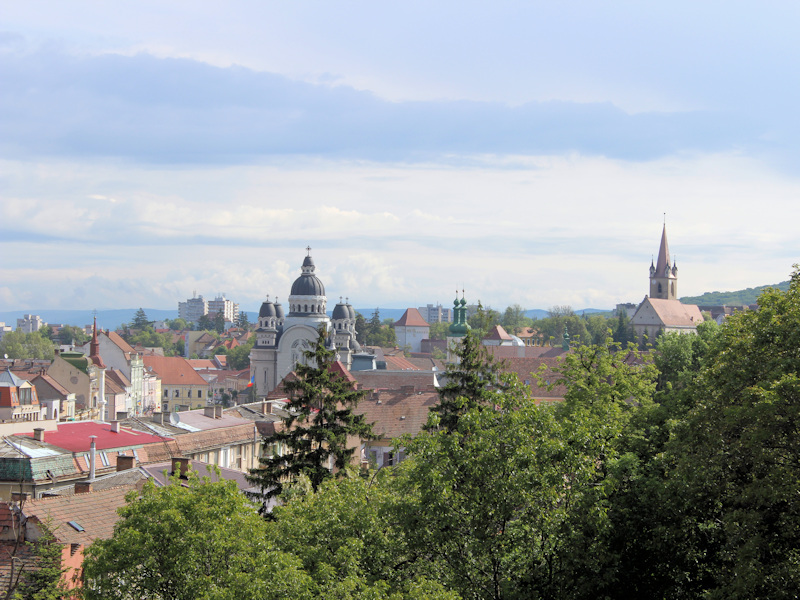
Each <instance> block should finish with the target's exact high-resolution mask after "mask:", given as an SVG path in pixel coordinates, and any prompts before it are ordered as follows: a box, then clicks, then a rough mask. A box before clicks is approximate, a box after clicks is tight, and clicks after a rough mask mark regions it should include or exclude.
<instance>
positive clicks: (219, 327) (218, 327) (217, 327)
mask: <svg viewBox="0 0 800 600" xmlns="http://www.w3.org/2000/svg"><path fill="white" fill-rule="evenodd" d="M213 324H214V331H216V332H217V333H219V334H222V333H223V332H224V331H225V315H223V314H222V311H219V312H217V313H216V314H215V315H214V320H213Z"/></svg>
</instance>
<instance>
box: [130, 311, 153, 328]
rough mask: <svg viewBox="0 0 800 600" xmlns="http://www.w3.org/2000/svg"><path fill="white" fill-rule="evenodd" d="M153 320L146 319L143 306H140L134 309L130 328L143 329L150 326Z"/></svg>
mask: <svg viewBox="0 0 800 600" xmlns="http://www.w3.org/2000/svg"><path fill="white" fill-rule="evenodd" d="M152 326H153V321H148V320H147V313H145V312H144V309H143V308H140V309H139V310H137V311H136V314H135V315H134V316H133V321H132V322H131V328H132V329H144V328H145V327H152Z"/></svg>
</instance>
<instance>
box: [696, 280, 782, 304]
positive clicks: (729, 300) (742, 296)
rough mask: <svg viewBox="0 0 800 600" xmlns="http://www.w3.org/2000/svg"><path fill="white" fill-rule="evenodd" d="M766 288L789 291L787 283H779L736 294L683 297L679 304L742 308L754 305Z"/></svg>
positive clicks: (719, 293)
mask: <svg viewBox="0 0 800 600" xmlns="http://www.w3.org/2000/svg"><path fill="white" fill-rule="evenodd" d="M767 288H777V289H779V290H781V291H782V292H785V291H786V290H788V289H789V281H781V282H780V283H776V284H774V285H762V286H759V287H754V288H747V289H746V290H738V291H736V292H706V293H705V294H702V295H701V296H685V297H683V298H681V302H683V303H684V304H699V305H703V306H711V305H714V306H720V305H722V304H725V305H727V306H742V305H748V304H755V303H756V301H757V300H758V297H759V296H760V295H761V292H763V291H764V290H766V289H767Z"/></svg>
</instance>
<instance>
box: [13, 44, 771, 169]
mask: <svg viewBox="0 0 800 600" xmlns="http://www.w3.org/2000/svg"><path fill="white" fill-rule="evenodd" d="M2 58H3V60H2V61H0V79H2V80H3V81H4V86H3V91H2V92H0V127H2V129H3V131H4V132H5V133H4V136H3V140H2V142H0V155H2V156H5V157H12V156H13V157H23V158H26V157H27V158H28V159H33V158H34V157H37V156H47V155H50V156H60V157H81V156H83V157H87V158H88V157H121V158H124V159H128V160H133V161H137V162H141V163H149V164H198V163H200V164H208V163H221V164H245V163H249V162H252V161H257V160H260V159H262V158H264V157H270V156H286V155H289V156H292V155H294V156H296V155H310V156H320V157H326V158H329V159H359V160H372V161H411V162H424V161H428V160H431V159H436V160H438V159H439V158H440V157H443V156H451V157H463V156H470V157H474V156H478V155H482V154H484V155H495V154H501V155H532V154H533V155H536V154H561V153H569V152H578V153H581V154H584V155H596V156H607V157H612V158H624V159H628V160H649V159H654V158H657V157H661V156H665V155H669V154H673V153H676V152H686V151H704V152H715V151H722V150H727V149H730V148H734V147H745V146H748V145H754V144H756V143H757V144H760V145H765V144H766V145H769V144H770V143H775V142H770V141H769V140H766V139H764V138H763V135H764V134H765V133H766V132H765V131H764V129H763V127H760V126H759V125H758V124H756V123H753V122H747V121H742V120H741V119H739V118H738V117H737V115H735V114H733V113H724V112H712V111H688V112H672V113H667V112H661V113H652V112H651V113H639V114H628V113H626V112H624V111H623V110H621V109H619V108H617V107H615V106H614V105H612V104H610V103H576V102H559V101H551V102H529V103H525V104H522V105H519V106H509V105H505V104H502V103H497V102H475V101H438V102H437V101H425V102H422V101H417V102H388V101H385V100H382V99H381V98H379V97H377V96H375V95H374V94H372V93H370V92H366V91H358V90H355V89H353V88H351V87H347V86H344V85H328V84H314V83H307V82H300V81H293V80H291V79H289V78H287V77H284V76H282V75H278V74H274V73H267V72H258V71H254V70H251V69H247V68H244V67H240V66H231V67H226V68H222V67H216V66H210V65H208V64H205V63H202V62H199V61H196V60H191V59H183V58H156V57H154V56H152V55H149V54H137V55H134V56H124V55H120V54H101V55H78V54H67V53H65V52H62V51H60V50H58V49H56V48H53V47H50V46H48V47H42V48H39V49H37V50H36V51H32V52H11V51H9V52H5V53H4V54H3V57H2ZM455 160H458V158H456V159H455Z"/></svg>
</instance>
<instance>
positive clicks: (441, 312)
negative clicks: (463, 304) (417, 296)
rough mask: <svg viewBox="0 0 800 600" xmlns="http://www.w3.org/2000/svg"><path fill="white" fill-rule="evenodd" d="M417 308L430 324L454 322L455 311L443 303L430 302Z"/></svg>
mask: <svg viewBox="0 0 800 600" xmlns="http://www.w3.org/2000/svg"><path fill="white" fill-rule="evenodd" d="M417 310H418V311H419V314H421V315H422V318H423V319H425V321H427V322H428V323H429V324H430V323H452V322H453V311H452V310H451V309H449V308H446V307H444V306H442V305H441V304H428V305H426V306H420V307H419V308H418V309H417Z"/></svg>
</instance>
